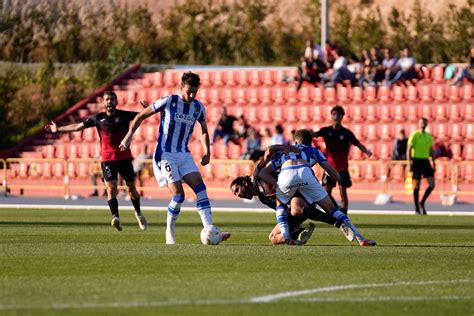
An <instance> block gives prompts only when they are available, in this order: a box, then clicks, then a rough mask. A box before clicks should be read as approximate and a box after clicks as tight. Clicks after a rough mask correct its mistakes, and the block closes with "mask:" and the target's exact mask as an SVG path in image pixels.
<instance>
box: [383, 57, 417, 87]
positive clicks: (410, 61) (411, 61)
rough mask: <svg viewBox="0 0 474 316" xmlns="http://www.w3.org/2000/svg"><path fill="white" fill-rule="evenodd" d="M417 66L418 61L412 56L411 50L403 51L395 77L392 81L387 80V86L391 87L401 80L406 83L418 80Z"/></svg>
mask: <svg viewBox="0 0 474 316" xmlns="http://www.w3.org/2000/svg"><path fill="white" fill-rule="evenodd" d="M415 66H416V60H415V58H414V57H412V56H411V54H410V50H409V49H408V48H404V49H402V50H401V51H400V59H399V60H398V61H397V64H396V66H395V71H396V72H395V75H394V77H393V78H392V79H390V80H387V85H388V86H390V87H391V86H392V85H393V84H395V83H396V82H397V81H399V80H401V81H402V82H404V83H405V82H407V81H411V80H413V79H418V73H417V71H416V68H415Z"/></svg>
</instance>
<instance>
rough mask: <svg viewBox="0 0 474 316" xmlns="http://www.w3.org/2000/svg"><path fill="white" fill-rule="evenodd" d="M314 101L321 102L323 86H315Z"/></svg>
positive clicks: (322, 100) (322, 99)
mask: <svg viewBox="0 0 474 316" xmlns="http://www.w3.org/2000/svg"><path fill="white" fill-rule="evenodd" d="M314 102H315V103H323V102H324V88H323V87H321V86H317V87H315V88H314Z"/></svg>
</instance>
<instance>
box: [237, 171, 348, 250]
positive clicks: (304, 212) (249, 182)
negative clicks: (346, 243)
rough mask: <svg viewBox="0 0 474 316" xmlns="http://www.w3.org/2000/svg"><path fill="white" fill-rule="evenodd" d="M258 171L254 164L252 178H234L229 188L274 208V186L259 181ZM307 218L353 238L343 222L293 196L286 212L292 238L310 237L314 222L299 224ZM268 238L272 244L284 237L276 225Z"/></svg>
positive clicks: (304, 239) (281, 240)
mask: <svg viewBox="0 0 474 316" xmlns="http://www.w3.org/2000/svg"><path fill="white" fill-rule="evenodd" d="M259 172H260V168H259V167H258V166H256V167H255V171H254V174H253V179H251V178H250V177H249V176H240V177H237V178H235V179H234V180H233V181H232V182H231V184H230V189H231V191H232V193H233V194H234V195H235V196H238V197H239V198H242V199H247V200H251V199H253V197H254V196H256V197H257V198H258V199H259V200H260V202H261V203H263V204H265V205H266V206H268V207H269V208H271V209H273V210H275V209H276V191H275V187H272V188H270V187H269V186H268V185H267V184H266V183H265V182H263V181H261V180H260V178H259V176H258V174H259ZM307 219H311V220H314V221H320V222H324V223H327V224H329V225H334V226H336V227H337V228H339V229H340V230H341V232H342V233H343V234H344V236H345V237H346V238H347V239H348V240H350V241H351V240H353V239H354V232H353V231H352V230H351V229H350V228H349V227H347V226H346V225H345V224H344V223H342V222H340V221H337V220H336V219H335V218H334V217H332V216H331V215H329V214H327V213H324V212H322V211H320V210H319V209H317V208H315V207H311V206H309V204H308V203H307V202H306V201H305V200H304V198H303V197H302V196H299V195H298V196H295V197H294V198H293V199H292V201H291V208H290V211H289V214H288V226H289V229H290V234H291V236H292V239H294V240H300V241H303V243H304V242H306V241H307V240H308V239H309V237H311V234H312V231H313V229H314V224H312V223H310V224H309V225H308V226H307V227H306V228H303V227H302V226H301V224H302V223H303V222H304V221H306V220H307ZM268 238H269V239H270V241H271V242H272V243H273V244H284V243H285V238H284V237H283V236H282V234H281V231H280V228H279V226H278V225H276V226H275V227H274V228H273V230H272V231H271V232H270V234H269V236H268Z"/></svg>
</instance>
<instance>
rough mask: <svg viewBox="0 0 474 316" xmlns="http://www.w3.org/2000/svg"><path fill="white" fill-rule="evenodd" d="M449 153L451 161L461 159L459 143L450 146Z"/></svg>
mask: <svg viewBox="0 0 474 316" xmlns="http://www.w3.org/2000/svg"><path fill="white" fill-rule="evenodd" d="M451 152H452V153H453V160H455V161H459V160H461V159H462V145H461V144H460V143H453V144H451Z"/></svg>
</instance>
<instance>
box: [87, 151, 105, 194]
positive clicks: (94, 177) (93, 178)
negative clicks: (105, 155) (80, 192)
mask: <svg viewBox="0 0 474 316" xmlns="http://www.w3.org/2000/svg"><path fill="white" fill-rule="evenodd" d="M96 159H98V160H99V161H97V162H93V163H92V164H90V168H89V180H90V182H91V184H92V187H93V189H92V193H91V194H90V195H89V196H91V197H92V196H99V189H98V186H99V185H102V187H103V190H102V196H107V190H106V189H105V185H104V180H103V175H102V167H101V164H100V157H96ZM98 180H100V181H98ZM98 183H99V184H98Z"/></svg>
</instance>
